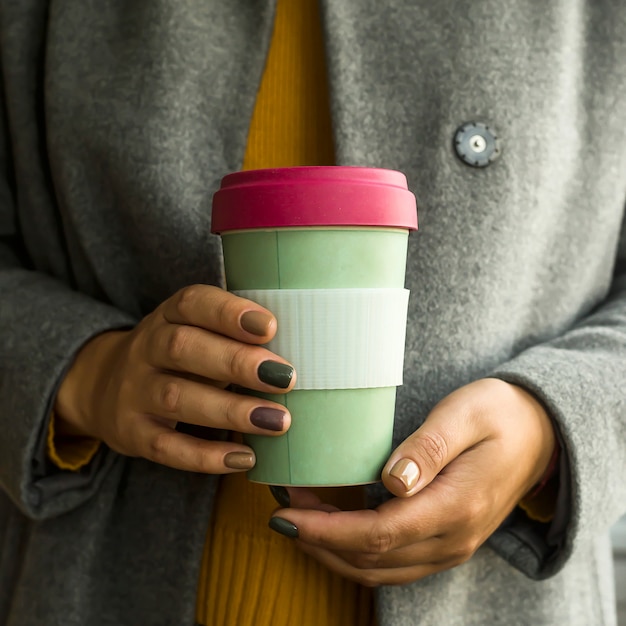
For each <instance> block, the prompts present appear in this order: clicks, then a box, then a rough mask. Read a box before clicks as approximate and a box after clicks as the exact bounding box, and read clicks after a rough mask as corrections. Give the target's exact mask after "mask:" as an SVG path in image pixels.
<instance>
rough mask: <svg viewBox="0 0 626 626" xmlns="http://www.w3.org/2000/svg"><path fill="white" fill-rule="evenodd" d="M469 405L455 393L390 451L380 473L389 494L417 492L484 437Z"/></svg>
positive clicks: (403, 495)
mask: <svg viewBox="0 0 626 626" xmlns="http://www.w3.org/2000/svg"><path fill="white" fill-rule="evenodd" d="M469 406H470V405H468V404H467V403H465V402H464V401H463V400H462V399H461V400H459V398H458V397H455V396H454V394H453V395H451V396H448V398H446V400H444V401H442V402H441V403H439V404H438V405H437V406H436V407H435V408H434V409H433V410H432V411H431V413H430V414H429V415H428V417H427V418H426V421H425V422H424V424H423V425H422V426H421V427H420V428H419V429H418V430H416V431H415V432H414V433H413V434H412V435H411V436H410V437H408V438H407V439H405V440H404V441H403V442H402V443H401V444H400V445H399V446H398V447H397V448H396V449H395V450H394V451H393V453H392V454H391V456H390V457H389V460H388V461H387V463H386V464H385V467H384V468H383V472H382V479H383V483H384V485H385V487H387V489H389V491H391V493H393V494H394V495H396V496H399V497H409V496H412V495H414V494H416V493H417V492H418V491H420V490H421V489H423V488H424V487H425V486H426V485H428V484H429V483H430V482H431V481H432V480H433V479H434V478H435V476H437V474H439V472H441V470H442V469H443V468H444V467H446V465H448V463H450V462H451V461H453V460H454V459H455V458H457V457H458V456H459V455H460V454H461V453H463V452H464V451H465V450H468V449H469V448H471V447H472V446H474V445H476V444H478V443H480V442H481V441H482V440H483V439H484V438H485V436H486V433H485V432H483V430H482V429H481V427H480V421H479V420H477V419H476V409H475V407H474V406H472V408H471V410H470V408H468V407H469Z"/></svg>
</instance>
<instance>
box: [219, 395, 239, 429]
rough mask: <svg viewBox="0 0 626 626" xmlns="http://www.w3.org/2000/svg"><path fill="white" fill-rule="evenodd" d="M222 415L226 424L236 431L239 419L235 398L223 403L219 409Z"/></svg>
mask: <svg viewBox="0 0 626 626" xmlns="http://www.w3.org/2000/svg"><path fill="white" fill-rule="evenodd" d="M220 408H221V410H222V413H223V415H224V419H225V420H226V423H227V424H228V425H229V426H230V427H231V429H232V430H238V424H239V422H240V419H239V415H240V412H239V410H238V409H239V407H238V404H237V402H236V399H235V398H228V399H226V400H225V401H224V404H223V405H222V407H220Z"/></svg>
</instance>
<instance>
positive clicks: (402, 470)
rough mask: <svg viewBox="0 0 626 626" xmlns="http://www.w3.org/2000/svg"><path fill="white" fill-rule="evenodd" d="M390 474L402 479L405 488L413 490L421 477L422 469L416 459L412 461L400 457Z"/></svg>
mask: <svg viewBox="0 0 626 626" xmlns="http://www.w3.org/2000/svg"><path fill="white" fill-rule="evenodd" d="M389 474H390V475H391V476H393V477H394V478H397V479H398V480H401V481H402V484H403V485H404V487H405V489H406V490H407V491H411V489H413V487H415V485H416V483H417V480H418V478H419V477H420V470H419V467H417V463H416V462H415V461H412V460H411V459H400V460H399V461H398V462H397V463H396V464H395V465H394V466H393V467H392V468H391V471H390V472H389Z"/></svg>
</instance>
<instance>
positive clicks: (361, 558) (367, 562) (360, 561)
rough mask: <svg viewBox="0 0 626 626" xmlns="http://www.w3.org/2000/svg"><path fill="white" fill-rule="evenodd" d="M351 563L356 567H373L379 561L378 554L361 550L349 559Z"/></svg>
mask: <svg viewBox="0 0 626 626" xmlns="http://www.w3.org/2000/svg"><path fill="white" fill-rule="evenodd" d="M351 562H352V565H354V567H356V568H357V569H361V570H368V569H375V568H377V567H378V565H379V563H380V557H379V555H378V554H374V553H371V552H369V553H368V552H361V553H358V554H356V555H354V557H353V558H352V559H351Z"/></svg>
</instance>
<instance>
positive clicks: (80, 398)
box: [53, 331, 129, 438]
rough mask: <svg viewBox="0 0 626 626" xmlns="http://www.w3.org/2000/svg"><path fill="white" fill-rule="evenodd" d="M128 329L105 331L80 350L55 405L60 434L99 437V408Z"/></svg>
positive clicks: (65, 378)
mask: <svg viewBox="0 0 626 626" xmlns="http://www.w3.org/2000/svg"><path fill="white" fill-rule="evenodd" d="M128 332H129V331H108V332H104V333H101V334H100V335H96V336H95V337H93V338H92V339H91V340H89V341H88V342H87V343H86V344H84V345H83V347H82V348H81V349H80V350H79V351H78V353H77V354H76V357H75V359H74V361H73V363H72V365H71V366H70V368H69V370H68V371H67V373H66V375H65V377H64V378H63V381H62V382H61V385H60V387H59V391H58V393H57V396H56V399H55V403H54V407H53V410H54V414H55V418H56V419H55V421H56V431H57V433H58V434H59V435H68V436H74V437H76V436H77V437H92V438H98V435H97V428H96V423H95V417H96V414H97V411H96V409H97V406H98V405H99V404H101V403H102V392H103V390H104V386H105V385H104V383H105V380H106V376H107V373H108V372H111V371H113V363H114V362H115V359H116V355H117V353H118V350H119V346H120V345H121V342H122V341H123V339H124V338H125V336H126V335H127V333H128Z"/></svg>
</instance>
